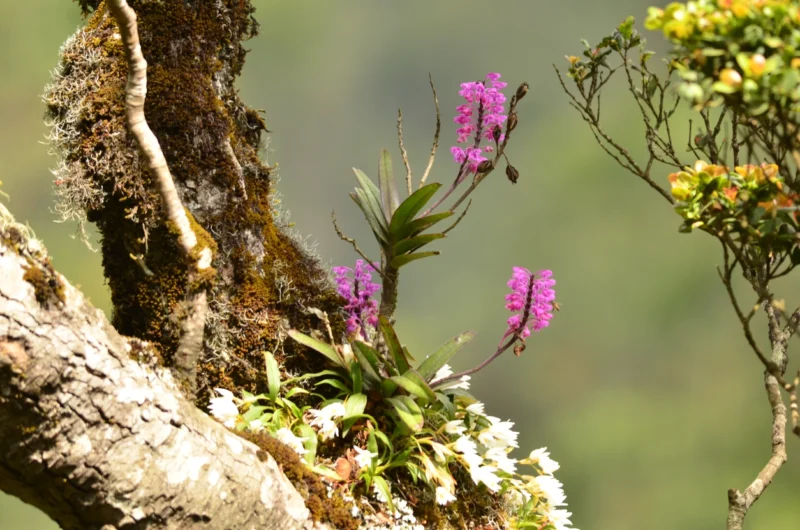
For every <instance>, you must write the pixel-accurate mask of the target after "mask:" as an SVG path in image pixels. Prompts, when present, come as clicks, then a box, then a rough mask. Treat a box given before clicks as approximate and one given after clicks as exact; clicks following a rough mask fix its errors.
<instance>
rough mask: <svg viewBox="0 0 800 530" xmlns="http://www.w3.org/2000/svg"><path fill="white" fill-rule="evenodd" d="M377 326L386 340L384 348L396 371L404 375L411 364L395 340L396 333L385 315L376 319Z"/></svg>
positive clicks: (396, 339)
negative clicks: (386, 349)
mask: <svg viewBox="0 0 800 530" xmlns="http://www.w3.org/2000/svg"><path fill="white" fill-rule="evenodd" d="M378 326H379V327H380V329H381V333H382V334H383V338H384V340H386V346H387V347H388V348H389V353H390V354H391V356H392V359H393V360H394V365H395V367H397V371H398V372H400V373H401V374H404V373H406V372H407V371H408V370H409V369H410V368H411V364H409V362H408V359H406V355H405V353H404V352H403V347H402V346H401V345H400V340H399V339H398V338H397V333H395V331H394V328H393V327H392V325H391V324H390V323H389V319H388V318H386V316H385V315H381V316H380V317H378Z"/></svg>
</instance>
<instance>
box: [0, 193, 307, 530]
mask: <svg viewBox="0 0 800 530" xmlns="http://www.w3.org/2000/svg"><path fill="white" fill-rule="evenodd" d="M151 354H152V349H151V348H150V346H149V345H148V344H147V343H144V342H142V341H138V340H136V339H126V338H124V337H122V336H121V335H119V334H118V333H117V332H116V331H115V330H114V329H113V327H112V326H111V325H110V324H109V323H108V321H107V320H106V318H105V317H104V315H103V314H102V312H100V311H99V310H97V309H95V308H94V307H92V306H91V305H90V304H89V303H88V302H86V300H85V299H84V297H83V296H82V295H81V294H80V293H79V292H78V291H77V290H76V289H75V288H74V287H72V286H71V285H69V284H68V283H67V282H66V281H65V280H64V278H63V277H61V276H60V275H59V274H57V273H56V272H55V271H53V269H52V266H51V265H50V261H49V258H48V257H47V255H46V254H45V252H44V250H43V249H42V246H41V244H40V243H39V242H38V241H36V240H33V239H31V238H30V236H29V234H28V233H27V230H26V228H25V227H24V226H22V225H18V224H16V223H14V222H13V220H12V218H11V216H10V214H9V213H8V211H7V210H6V209H5V207H3V206H2V205H0V490H3V491H5V492H7V493H9V494H11V495H15V496H17V497H19V498H21V499H22V500H24V501H25V502H28V503H30V504H33V505H34V506H36V507H37V508H39V509H41V510H43V511H44V512H45V513H47V514H48V515H49V516H50V517H52V518H53V519H54V520H55V521H56V522H57V523H58V524H60V525H61V527H62V528H65V529H68V530H69V529H111V528H166V529H190V528H191V529H208V530H210V529H242V528H259V529H261V528H266V529H275V530H278V529H284V528H286V529H292V528H302V527H303V526H304V525H306V524H307V518H308V510H307V509H306V507H305V506H304V503H303V500H302V498H301V497H300V495H299V494H298V493H297V492H296V491H295V490H294V488H293V487H292V486H291V484H290V483H289V482H288V480H287V479H286V477H285V476H283V475H282V473H281V472H280V470H279V469H278V466H277V464H276V463H275V461H274V460H273V459H272V457H270V456H268V455H266V454H265V453H263V452H260V451H259V450H258V448H257V447H256V446H255V445H253V444H251V443H249V442H247V441H245V440H243V439H241V438H239V437H237V436H236V435H234V434H233V433H231V432H229V431H227V430H226V429H225V428H224V427H223V426H222V425H220V424H218V423H216V422H215V421H213V420H212V419H210V418H209V417H208V416H206V415H205V414H203V413H202V412H201V411H199V410H198V409H197V408H195V407H194V405H193V404H192V403H191V402H189V401H187V400H186V399H185V398H184V397H183V396H182V395H181V393H180V391H179V389H178V387H177V385H176V384H175V383H174V382H173V380H172V377H171V374H170V373H169V372H168V371H166V370H164V369H159V368H148V367H146V366H144V365H142V364H140V363H139V362H137V360H136V358H137V357H139V358H144V357H147V356H149V355H151Z"/></svg>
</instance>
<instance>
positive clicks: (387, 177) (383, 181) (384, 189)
mask: <svg viewBox="0 0 800 530" xmlns="http://www.w3.org/2000/svg"><path fill="white" fill-rule="evenodd" d="M378 184H379V185H380V190H381V204H382V205H383V213H384V214H385V215H386V221H387V222H388V221H390V220H391V218H392V214H393V213H394V212H395V210H397V207H398V206H399V205H400V199H398V196H397V185H396V184H395V181H394V171H393V170H392V157H391V155H389V151H387V150H386V149H381V159H380V162H379V163H378Z"/></svg>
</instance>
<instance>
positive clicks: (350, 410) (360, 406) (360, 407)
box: [343, 394, 367, 420]
mask: <svg viewBox="0 0 800 530" xmlns="http://www.w3.org/2000/svg"><path fill="white" fill-rule="evenodd" d="M365 408H367V396H365V395H364V394H352V395H350V396H347V399H345V400H344V410H345V412H344V418H343V419H345V420H346V419H348V418H352V417H354V416H359V415H361V414H363V413H364V409H365Z"/></svg>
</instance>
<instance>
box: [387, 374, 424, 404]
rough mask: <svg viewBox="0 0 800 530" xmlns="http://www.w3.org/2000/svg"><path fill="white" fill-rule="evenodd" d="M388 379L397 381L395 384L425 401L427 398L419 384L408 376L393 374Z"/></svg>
mask: <svg viewBox="0 0 800 530" xmlns="http://www.w3.org/2000/svg"><path fill="white" fill-rule="evenodd" d="M389 379H391V380H392V381H394V382H395V383H397V386H399V387H400V388H402V389H403V390H405V391H406V392H408V393H409V394H411V395H412V396H416V397H418V398H420V399H421V400H423V401H426V400H427V399H428V395H427V394H426V393H425V390H424V389H423V388H422V387H421V386H420V385H419V384H417V383H416V382H414V381H413V380H411V379H410V378H408V377H406V376H405V375H393V376H392V377H390V378H389Z"/></svg>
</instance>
